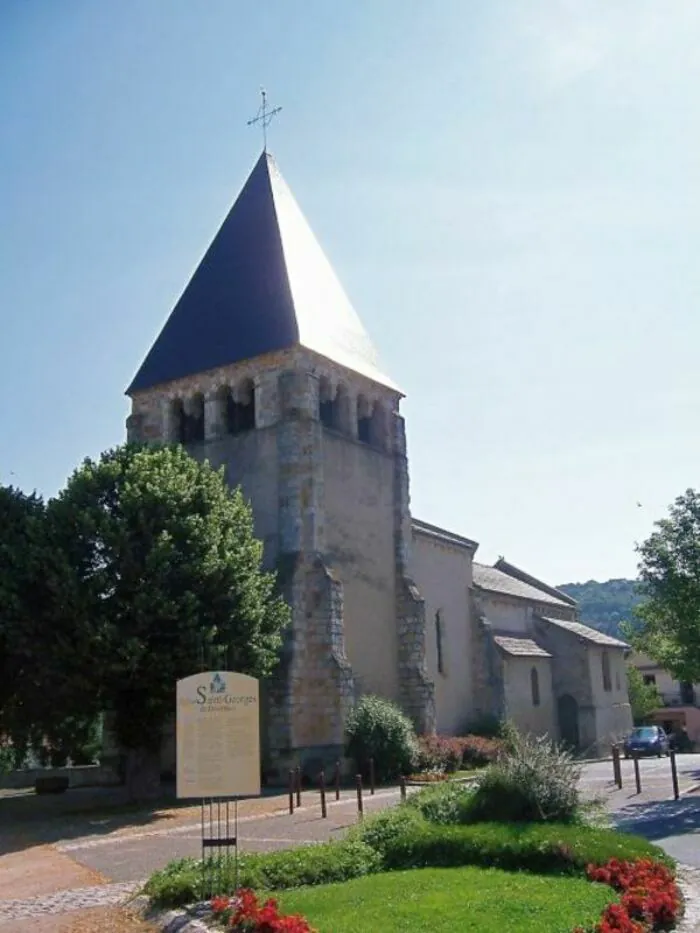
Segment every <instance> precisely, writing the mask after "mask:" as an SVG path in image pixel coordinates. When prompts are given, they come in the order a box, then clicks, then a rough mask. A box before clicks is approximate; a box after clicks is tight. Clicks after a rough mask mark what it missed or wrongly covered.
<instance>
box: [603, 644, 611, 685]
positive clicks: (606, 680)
mask: <svg viewBox="0 0 700 933" xmlns="http://www.w3.org/2000/svg"><path fill="white" fill-rule="evenodd" d="M602 665H603V690H605V691H606V692H607V693H610V691H611V690H612V680H611V679H610V655H609V654H608V652H607V651H604V652H603V660H602Z"/></svg>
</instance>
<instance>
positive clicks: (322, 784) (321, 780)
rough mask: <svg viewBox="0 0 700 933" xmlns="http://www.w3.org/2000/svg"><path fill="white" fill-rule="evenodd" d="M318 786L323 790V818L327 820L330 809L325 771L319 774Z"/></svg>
mask: <svg viewBox="0 0 700 933" xmlns="http://www.w3.org/2000/svg"><path fill="white" fill-rule="evenodd" d="M318 787H319V790H320V791H321V819H322V820H325V819H326V817H327V816H328V810H327V809H326V775H325V774H324V773H323V771H321V773H320V774H319V776H318Z"/></svg>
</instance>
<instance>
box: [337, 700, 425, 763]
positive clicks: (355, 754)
mask: <svg viewBox="0 0 700 933" xmlns="http://www.w3.org/2000/svg"><path fill="white" fill-rule="evenodd" d="M345 733H346V738H347V754H348V755H349V757H351V758H353V759H354V760H355V761H356V762H357V766H358V768H360V769H364V768H365V767H366V765H367V762H368V761H369V759H370V758H373V759H374V767H375V774H376V776H377V778H378V779H379V780H380V781H388V780H392V779H395V778H398V777H399V776H400V775H402V774H408V773H410V772H411V771H412V770H413V768H414V767H415V764H416V762H417V759H418V742H417V739H416V734H415V731H414V728H413V725H412V723H411V721H410V719H409V718H408V717H407V716H405V715H404V714H403V713H402V712H401V710H400V709H399V707H398V706H396V705H395V704H394V703H391V702H390V701H389V700H384V699H382V698H381V697H375V696H365V697H362V699H361V700H360V701H359V703H358V704H357V705H356V706H355V707H354V708H353V709H352V710H351V711H350V714H349V715H348V718H347V722H346V726H345Z"/></svg>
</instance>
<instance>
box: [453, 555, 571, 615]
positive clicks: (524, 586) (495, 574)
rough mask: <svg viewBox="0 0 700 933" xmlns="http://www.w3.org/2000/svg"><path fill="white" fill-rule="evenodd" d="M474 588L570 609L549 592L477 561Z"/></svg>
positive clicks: (474, 566) (565, 603) (473, 569)
mask: <svg viewBox="0 0 700 933" xmlns="http://www.w3.org/2000/svg"><path fill="white" fill-rule="evenodd" d="M472 573H473V580H474V586H476V587H479V588H480V589H482V590H489V591H490V592H492V593H503V595H505V596H516V597H518V598H519V599H529V600H532V601H533V602H538V603H551V604H552V605H556V606H566V607H567V608H570V606H569V604H568V603H567V602H564V600H563V599H558V598H557V597H556V596H551V595H550V594H549V593H548V592H545V591H544V590H540V589H538V588H537V587H535V586H533V585H532V584H530V583H525V582H524V581H523V580H518V579H517V578H516V577H512V576H510V574H507V573H503V571H502V570H497V569H496V567H488V566H486V565H485V564H478V563H476V561H475V562H474V565H473V567H472Z"/></svg>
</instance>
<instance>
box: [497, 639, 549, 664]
mask: <svg viewBox="0 0 700 933" xmlns="http://www.w3.org/2000/svg"><path fill="white" fill-rule="evenodd" d="M493 640H494V641H495V642H496V644H497V645H498V647H499V648H500V649H501V650H502V651H504V652H505V653H506V654H509V655H512V656H513V657H518V658H551V657H552V655H551V654H550V653H549V652H548V651H545V650H544V648H540V646H539V645H538V644H537V642H535V641H533V640H532V639H531V638H513V637H511V636H510V635H494V637H493Z"/></svg>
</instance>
